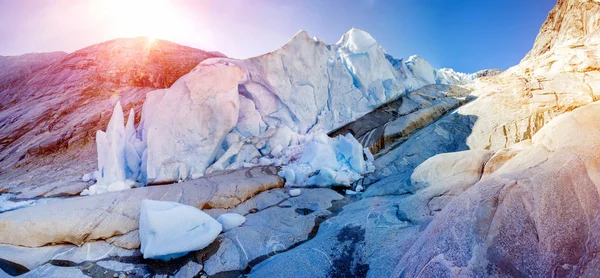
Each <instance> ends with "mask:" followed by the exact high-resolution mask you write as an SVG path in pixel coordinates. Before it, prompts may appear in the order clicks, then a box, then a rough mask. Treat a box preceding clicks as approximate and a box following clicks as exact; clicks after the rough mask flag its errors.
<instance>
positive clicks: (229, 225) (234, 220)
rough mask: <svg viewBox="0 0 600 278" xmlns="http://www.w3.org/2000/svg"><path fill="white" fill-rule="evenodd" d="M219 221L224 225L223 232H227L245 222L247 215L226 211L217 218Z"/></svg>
mask: <svg viewBox="0 0 600 278" xmlns="http://www.w3.org/2000/svg"><path fill="white" fill-rule="evenodd" d="M217 221H218V222H219V223H221V225H222V226H223V232H227V231H229V230H231V229H233V228H235V227H239V226H241V225H242V224H244V222H246V217H244V216H243V215H239V214H237V213H224V214H221V215H220V216H219V217H218V218H217Z"/></svg>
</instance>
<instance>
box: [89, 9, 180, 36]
mask: <svg viewBox="0 0 600 278" xmlns="http://www.w3.org/2000/svg"><path fill="white" fill-rule="evenodd" d="M88 8H89V13H90V15H92V16H96V17H98V18H103V19H105V20H106V22H104V23H103V24H102V25H103V26H100V28H99V29H100V30H98V31H99V32H104V33H106V34H110V36H113V37H139V36H144V37H148V38H150V39H151V40H152V39H159V38H160V39H170V38H173V37H174V36H177V35H179V34H178V32H181V31H182V30H185V29H186V26H187V25H188V23H187V22H186V19H185V17H183V16H182V13H181V11H179V10H178V7H176V6H175V5H174V4H173V3H172V2H170V1H168V0H97V1H93V2H92V3H91V5H90V6H89V7H88Z"/></svg>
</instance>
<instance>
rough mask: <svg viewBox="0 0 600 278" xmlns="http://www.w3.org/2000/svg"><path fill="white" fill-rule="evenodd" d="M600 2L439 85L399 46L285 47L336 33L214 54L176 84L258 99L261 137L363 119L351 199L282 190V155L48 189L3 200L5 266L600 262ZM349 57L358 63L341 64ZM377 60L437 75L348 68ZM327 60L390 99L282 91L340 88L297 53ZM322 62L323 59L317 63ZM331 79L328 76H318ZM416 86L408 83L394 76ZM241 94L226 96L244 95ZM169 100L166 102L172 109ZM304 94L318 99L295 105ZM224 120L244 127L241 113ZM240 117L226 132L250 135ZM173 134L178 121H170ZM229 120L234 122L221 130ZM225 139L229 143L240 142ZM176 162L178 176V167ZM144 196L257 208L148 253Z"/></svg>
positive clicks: (547, 270) (276, 271) (575, 268)
mask: <svg viewBox="0 0 600 278" xmlns="http://www.w3.org/2000/svg"><path fill="white" fill-rule="evenodd" d="M599 14H600V2H598V1H596V0H560V1H558V4H557V5H556V7H555V8H554V9H553V10H552V11H551V12H550V14H549V16H548V19H547V21H546V22H545V23H544V25H543V26H542V28H541V30H540V33H539V35H538V37H537V39H536V42H535V44H534V46H533V48H532V50H531V52H530V53H529V54H527V56H526V57H525V58H524V59H523V60H522V61H521V62H520V63H519V65H516V66H514V67H512V68H510V69H509V70H507V71H505V72H503V73H501V74H499V75H495V76H493V75H489V74H488V73H481V74H480V75H481V77H480V78H479V79H477V80H475V81H474V82H472V83H469V84H463V85H453V84H443V83H444V82H438V81H439V80H440V79H439V78H438V75H437V73H436V72H434V71H432V70H425V71H423V70H422V69H424V68H427V67H420V66H415V65H418V64H419V63H420V61H418V60H416V58H413V59H409V60H410V61H406V62H404V61H399V60H394V59H392V58H390V57H386V55H385V53H380V52H378V51H379V48H371V47H372V44H370V43H367V44H362V43H358V44H349V45H348V44H346V46H352V47H348V48H347V49H352V51H355V50H357V49H362V48H361V47H356V46H358V45H361V46H368V47H366V49H368V50H374V51H373V56H370V55H371V53H369V54H367V55H365V54H361V55H351V54H352V53H353V54H357V53H354V52H352V51H350V52H343V51H342V54H347V56H349V57H350V60H349V62H351V63H348V61H346V63H341V64H336V63H335V62H334V63H333V64H331V63H330V62H328V59H324V60H325V61H326V62H325V63H314V64H313V62H314V61H315V60H317V61H319V59H315V60H307V59H305V58H306V57H304V56H302V55H300V54H299V55H296V56H294V57H296V58H298V60H299V61H296V60H294V59H293V58H294V57H292V56H290V55H289V54H290V53H288V52H286V51H291V50H290V49H295V50H299V49H301V50H303V51H304V52H306V50H307V49H312V50H314V49H317V50H318V51H323V52H324V53H327V52H328V51H332V50H331V49H332V46H331V45H330V46H329V48H330V49H328V47H327V45H321V42H318V41H315V40H312V39H310V38H308V37H305V36H303V35H302V34H300V37H298V36H296V39H294V40H292V41H291V43H290V44H288V45H286V47H284V50H279V51H276V52H274V53H270V54H267V55H266V56H263V57H258V58H256V59H254V60H252V59H250V60H249V61H248V60H245V61H238V60H230V59H212V60H208V61H206V62H204V63H203V64H201V65H199V66H198V67H197V68H196V69H194V70H193V71H192V72H191V73H190V74H189V75H186V77H184V78H182V79H181V80H180V81H178V82H176V83H175V84H174V85H173V86H172V87H171V88H170V89H168V90H167V92H169V93H173V94H175V96H180V97H186V96H188V97H189V96H191V98H190V99H194V100H195V101H203V99H202V96H205V95H203V93H206V92H209V93H215V95H218V94H221V93H222V94H225V95H226V96H227V97H224V99H225V100H226V101H229V100H230V98H229V97H230V95H236V94H240V95H241V96H243V97H246V98H248V99H249V101H246V105H247V106H246V109H240V110H239V111H242V112H244V113H245V112H248V111H254V110H252V109H249V108H253V109H255V110H256V111H258V112H259V113H258V115H256V117H254V118H253V119H256V120H260V121H257V122H255V123H258V124H256V125H246V126H247V127H248V126H258V127H261V129H257V130H255V131H254V132H256V134H253V135H258V136H262V135H261V134H262V132H265V131H264V130H262V128H264V129H265V130H266V127H267V126H270V125H272V123H276V122H286V119H288V120H289V122H290V123H295V125H288V128H294V127H296V128H299V129H302V130H303V131H306V130H308V129H310V127H311V126H312V124H313V123H315V121H316V123H319V117H329V118H327V121H324V122H323V124H325V125H329V126H327V129H326V130H327V131H331V135H339V134H348V133H350V134H353V135H354V136H355V137H356V138H357V139H358V140H359V141H360V142H361V143H362V144H363V145H364V146H365V147H369V148H370V149H371V150H372V151H373V152H374V155H375V160H374V162H373V163H374V165H375V171H374V172H373V173H371V174H369V175H368V176H366V177H365V178H364V179H362V180H360V181H359V182H357V183H354V184H353V186H354V189H357V190H358V187H359V186H360V187H365V188H366V190H365V191H364V192H363V193H360V194H358V195H354V194H346V195H345V196H344V195H341V194H339V192H336V191H335V190H332V189H328V188H303V189H302V194H301V195H300V196H294V197H292V196H290V195H289V194H288V193H289V189H288V188H282V187H283V182H284V181H283V180H282V179H281V178H280V177H278V176H277V175H276V172H277V169H276V168H274V167H272V166H268V167H254V168H250V169H242V170H229V171H227V170H226V171H220V172H219V171H215V172H214V173H211V174H206V175H205V176H204V177H201V178H199V179H195V180H191V181H184V182H182V183H177V184H170V185H160V186H151V187H144V188H136V189H130V190H127V191H122V192H112V193H106V194H101V195H96V196H87V197H75V198H67V199H64V200H47V201H46V202H41V201H37V202H39V203H37V204H34V205H32V206H29V207H26V208H22V209H18V210H13V211H8V212H4V213H0V234H2V235H3V236H2V237H0V242H1V243H2V244H0V258H1V259H2V260H1V261H0V268H2V270H3V271H4V272H6V273H8V274H11V275H21V276H22V277H27V276H30V277H37V276H52V275H54V276H57V277H60V276H67V275H69V276H82V275H88V276H92V277H101V276H112V275H117V276H118V275H122V276H131V277H142V276H145V275H173V276H176V277H191V276H195V275H200V276H216V277H237V276H240V275H247V276H253V277H465V276H466V277H487V276H500V277H547V276H559V277H597V276H599V275H600V269H599V268H598V265H600V264H599V263H600V262H599V261H598V260H599V259H598V256H597V253H598V250H600V249H599V248H600V232H599V231H600V229H599V228H600V216H599V215H600V193H599V192H600V177H599V175H598V173H600V166H599V165H600V160H599V153H598V150H600V146H599V144H598V143H597V142H598V140H596V138H598V137H599V136H600V105H599V104H598V103H597V102H596V100H597V99H598V97H599V95H598V94H600V71H599V67H598V66H597V65H598V63H600V62H599V61H600V53H599V51H600V45H599V43H600V20H599V19H600V17H599V16H598V15H599ZM350 34H351V33H350ZM348 37H350V35H348V36H346V38H348ZM360 41H361V42H369V41H370V40H360ZM310 44H313V45H312V46H311V47H308V45H310ZM315 45H316V47H315ZM341 45H344V40H342V43H341ZM301 52H302V51H301ZM359 52H360V51H359ZM367 52H368V51H367ZM292 53H294V51H292ZM313 54H314V53H313V52H310V54H308V56H309V57H315V55H313ZM337 54H339V53H338V52H336V54H335V55H337ZM380 54H382V55H383V57H385V60H383V59H379V58H378V57H380V56H381V55H380ZM364 56H367V57H371V58H373V57H375V58H376V59H371V60H369V59H367V60H364V59H365V58H364ZM316 57H320V56H319V55H316ZM324 57H326V58H327V56H324ZM334 57H335V56H334ZM344 57H346V56H344V55H340V59H342V58H344ZM282 59H289V61H288V60H286V61H285V62H283V61H282ZM334 60H335V58H334ZM373 61H377V62H376V63H371V62H373ZM352 63H354V65H359V66H357V67H348V66H347V65H348V64H352ZM380 63H389V64H390V65H391V68H392V69H393V70H389V71H387V70H386V71H385V72H389V73H390V74H391V75H390V76H394V78H395V80H398V76H399V73H404V74H406V75H407V76H409V75H411V74H412V77H411V78H414V80H421V81H423V80H430V81H431V80H433V81H432V82H423V84H420V83H419V84H420V86H421V88H415V90H410V91H404V92H401V91H402V90H400V91H395V90H392V91H393V92H395V94H396V95H395V97H389V96H388V95H389V93H390V92H392V91H389V90H386V87H387V88H392V87H389V86H386V85H385V84H388V85H389V84H390V83H389V82H382V81H383V80H382V79H379V78H376V77H377V76H374V75H371V76H361V77H359V78H356V79H357V80H358V81H359V82H355V80H354V78H353V76H354V77H356V76H360V75H356V74H355V75H352V74H351V73H356V72H361V71H360V70H359V71H355V72H352V71H351V70H348V69H364V68H369V67H370V66H372V65H377V64H380ZM323 64H324V65H333V66H332V67H329V69H332V68H336V65H338V66H339V67H340V68H339V69H340V70H339V71H336V72H337V73H339V74H340V76H341V74H342V73H344V72H345V73H348V74H349V76H347V77H348V78H339V79H340V80H341V81H340V82H339V83H335V84H336V85H344V86H342V88H346V87H348V88H353V91H354V92H355V93H356V94H357V95H363V94H365V92H367V93H366V94H367V95H368V92H378V93H381V96H382V97H381V99H382V102H381V104H384V105H383V106H380V105H377V104H373V105H371V106H369V102H368V101H367V102H366V104H365V106H360V102H358V107H364V108H365V109H364V110H360V109H359V110H357V111H362V112H361V113H359V114H354V115H352V114H347V115H335V114H334V116H329V115H328V114H327V113H319V112H337V111H338V110H339V109H330V110H328V109H327V107H333V106H330V105H331V104H333V103H334V102H331V103H330V102H328V101H327V99H329V100H332V99H335V98H334V97H331V96H329V95H327V94H324V95H325V96H327V98H324V100H323V102H322V103H326V104H327V105H321V106H320V105H314V106H313V104H315V103H316V104H318V103H321V102H316V101H310V102H307V103H302V102H301V100H302V99H300V98H299V96H296V95H294V94H291V95H285V94H286V93H290V92H294V93H295V94H309V95H310V96H313V97H314V96H316V95H317V94H315V92H318V91H319V90H317V89H315V88H330V82H331V80H334V81H335V80H338V79H328V78H323V77H322V75H321V74H317V75H314V74H311V75H308V74H307V75H305V76H302V75H300V73H302V71H301V70H300V68H303V67H306V66H307V65H316V67H319V66H320V65H323ZM385 65H386V67H387V64H385ZM411 67H412V69H411ZM388 68H389V67H388ZM398 69H402V70H398ZM415 69H416V70H415ZM270 70H272V72H271V71H270ZM214 71H217V72H222V73H224V74H228V75H227V76H228V77H231V78H229V79H227V81H231V82H225V83H218V84H213V83H211V82H208V81H210V78H207V76H208V77H211V76H214V75H211V74H214ZM290 72H295V74H290ZM325 72H329V71H328V70H325V69H322V73H325ZM311 73H312V72H311ZM434 73H435V74H434ZM323 75H324V74H323ZM484 75H485V76H484ZM282 76H283V77H293V78H282ZM298 76H300V77H302V78H299V77H298ZM344 76H345V75H344ZM379 76H381V75H379ZM476 76H478V75H477V74H476ZM373 77H375V78H373ZM306 80H308V81H310V82H304V81H306ZM364 80H368V81H369V82H365V81H364ZM184 81H185V82H184ZM320 82H322V83H323V84H325V85H323V86H321V85H319V86H315V84H320ZM346 82H348V83H346ZM391 82H392V83H394V81H391ZM177 83H179V84H177ZM432 83H439V84H432ZM240 84H242V85H245V86H239V85H240ZM250 84H254V85H250ZM307 84H309V85H312V86H313V87H314V88H313V87H311V86H309V85H307ZM364 84H369V85H364ZM405 84H410V83H401V82H399V83H398V84H396V85H397V86H400V85H401V86H403V87H404V86H406V85H405ZM414 84H417V83H414ZM346 85H347V86H346ZM379 85H381V87H380V86H379ZM305 87H308V88H312V89H307V88H305ZM184 88H188V91H185V90H183V89H184ZM240 88H242V89H240ZM244 88H245V89H244ZM278 88H284V89H285V90H283V89H278ZM365 88H374V89H372V91H370V90H368V89H367V90H364V89H365ZM377 88H378V89H377ZM396 88H399V87H396ZM280 90H283V92H281V91H280ZM325 91H326V92H329V91H331V90H325ZM342 91H343V90H342ZM232 92H235V93H236V94H233V93H232ZM242 92H243V93H242ZM311 92H312V94H311ZM351 92H352V91H351ZM261 93H263V94H264V95H266V96H265V97H260V96H262V95H261ZM153 94H155V95H158V97H157V96H155V97H150V98H149V99H153V98H156V99H155V101H156V102H154V103H150V104H149V105H150V106H151V107H156V105H157V103H160V100H162V99H163V98H165V96H166V93H165V91H164V90H163V91H158V92H155V93H153ZM279 94H281V95H279ZM273 95H278V96H280V98H279V99H278V100H279V102H276V104H281V103H285V104H288V108H286V109H274V111H275V113H274V114H273V113H271V114H264V113H263V112H265V111H270V110H267V109H265V108H264V107H273V106H268V105H265V106H261V105H263V103H261V100H265V99H272V97H273ZM342 95H343V94H342ZM249 96H251V97H249ZM363 96H364V95H363ZM384 96H385V97H384ZM240 98H241V97H240ZM166 99H168V98H166ZM309 99H310V98H309ZM358 99H360V97H358ZM310 100H312V99H310ZM238 101H240V103H241V102H242V101H241V100H239V99H238ZM340 101H341V102H343V101H344V99H343V98H341V100H340ZM166 103H169V102H164V103H163V104H166ZM171 103H173V102H171ZM240 103H237V105H233V106H234V107H242V106H243V105H242V104H240ZM183 104H186V105H187V104H188V102H185V101H184V102H182V103H180V105H183ZM250 104H252V105H250ZM340 105H341V104H340ZM159 107H160V106H159ZM173 107H177V106H173ZM173 107H170V109H172V110H169V111H176V110H173ZM209 107H210V106H209ZM274 107H279V108H281V107H280V106H274ZM298 107H305V108H306V107H313V108H316V109H313V110H310V109H307V110H306V111H304V110H302V111H296V110H294V109H295V108H296V109H297V108H298ZM186 109H187V108H186ZM194 109H195V107H194V106H190V111H194ZM227 109H230V108H229V107H228V108H227ZM144 110H145V112H147V110H146V108H144ZM294 111H296V112H294ZM176 112H177V111H176ZM242 112H240V113H242ZM278 112H280V114H278ZM302 113H305V114H302ZM175 115H176V113H175ZM248 115H253V114H252V113H248ZM265 115H268V116H269V117H265ZM290 115H296V118H294V117H291V116H290ZM298 115H303V116H302V117H301V116H298ZM315 115H316V116H315ZM348 115H350V116H348ZM200 116H202V117H207V118H210V116H206V115H200ZM259 116H260V117H259ZM274 116H278V117H279V118H277V119H278V121H274V120H273V117H274ZM143 117H144V118H146V117H147V116H146V115H144V116H143ZM244 118H246V117H242V119H244ZM247 118H252V117H247ZM162 119H163V120H164V121H162V122H160V121H159V123H162V124H164V123H165V122H171V123H172V122H173V121H168V120H169V118H168V117H167V116H163V118H162ZM340 119H343V120H340ZM272 120H273V122H270V121H272ZM337 120H340V121H337ZM145 121H146V120H144V122H143V123H141V124H140V126H141V128H138V133H139V132H140V131H141V134H142V135H141V138H142V139H143V138H146V137H147V134H145V133H144V132H145V131H144V125H146V124H148V123H146V122H145ZM150 121H155V120H150ZM228 121H229V120H228ZM261 121H262V123H263V125H262V126H261V124H260V123H261ZM175 123H176V124H180V123H178V122H175ZM242 123H243V121H242ZM226 124H227V125H231V128H233V127H235V126H236V125H239V122H235V121H233V120H231V121H230V122H227V123H226ZM184 126H185V125H184ZM240 126H241V125H240ZM185 127H188V128H189V129H191V130H194V128H197V127H196V126H194V125H189V126H185ZM222 127H223V126H219V125H217V126H216V127H215V128H222ZM240 130H242V129H237V130H235V129H234V131H233V132H237V133H240V134H241V132H240ZM252 130H253V129H246V131H249V132H252ZM168 131H169V132H172V134H170V135H177V136H181V135H185V131H181V130H179V129H177V128H174V130H168ZM210 131H211V132H214V131H215V129H210ZM228 132H229V131H228V130H227V129H226V128H225V131H222V132H221V133H224V134H227V133H228ZM265 134H267V133H266V132H265ZM230 137H231V136H230ZM230 137H228V139H227V140H231V141H230V142H232V141H234V140H233V139H231V138H230ZM176 138H177V137H176ZM184 138H185V137H184ZM236 138H238V139H239V137H236ZM249 138H251V137H249ZM264 138H265V137H263V139H264ZM266 138H271V137H266ZM234 139H235V138H234ZM227 140H226V141H227ZM267 141H268V140H267ZM267 141H264V142H267ZM242 142H245V141H242ZM248 143H249V144H250V145H251V146H252V147H255V148H256V147H257V146H260V145H258V144H257V143H256V142H253V141H252V140H249V142H248ZM265 144H266V143H265ZM184 145H185V144H184ZM214 146H221V144H215V145H214ZM227 147H229V146H227ZM161 151H164V152H168V150H164V149H163V150H161ZM223 151H224V150H223ZM220 155H224V154H220ZM262 155H264V154H262ZM173 158H178V157H177V156H173ZM182 161H184V162H185V161H186V160H182ZM188 161H189V160H188ZM203 163H206V162H203ZM190 165H194V164H190ZM175 168H177V169H178V172H177V174H178V175H180V173H182V171H180V170H181V169H182V168H183V167H182V166H181V164H177V165H176V167H175ZM145 198H149V199H155V200H170V201H177V202H180V203H184V204H190V205H193V206H195V207H197V208H200V209H202V210H203V211H205V212H207V213H209V214H210V215H212V216H215V217H216V216H219V215H221V214H223V213H225V212H235V213H239V214H242V215H244V216H245V217H246V222H245V223H244V224H243V225H242V226H240V227H237V228H234V229H232V230H230V231H227V232H224V233H222V234H220V235H219V236H218V238H217V239H216V240H215V241H214V242H213V244H211V245H210V246H208V247H207V248H205V249H203V250H200V251H196V252H192V253H190V254H188V255H186V256H184V257H181V258H179V259H176V260H174V261H171V262H169V263H162V262H157V261H153V260H145V259H143V258H142V255H141V254H140V253H139V249H138V248H139V246H140V238H139V232H138V230H137V227H138V226H137V223H138V217H139V214H137V212H138V211H139V206H140V201H141V200H142V199H145ZM88 216H89V217H88ZM55 223H62V225H55ZM63 243H70V244H75V245H78V246H79V247H76V246H73V245H64V244H63Z"/></svg>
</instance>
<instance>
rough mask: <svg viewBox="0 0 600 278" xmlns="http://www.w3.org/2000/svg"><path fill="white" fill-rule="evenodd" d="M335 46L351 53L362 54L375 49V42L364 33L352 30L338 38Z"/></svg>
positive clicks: (355, 29) (369, 35)
mask: <svg viewBox="0 0 600 278" xmlns="http://www.w3.org/2000/svg"><path fill="white" fill-rule="evenodd" d="M337 45H339V46H340V47H341V48H345V49H347V50H349V51H350V52H352V53H363V52H368V51H369V50H370V49H372V48H374V47H377V41H376V40H375V39H374V38H373V37H372V36H371V34H369V33H367V32H366V31H363V30H360V29H357V28H352V29H350V30H349V31H348V32H346V34H344V35H343V36H342V38H340V40H339V41H338V42H337Z"/></svg>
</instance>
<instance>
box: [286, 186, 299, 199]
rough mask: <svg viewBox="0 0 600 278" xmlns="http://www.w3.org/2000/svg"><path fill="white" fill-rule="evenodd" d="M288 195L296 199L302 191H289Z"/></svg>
mask: <svg viewBox="0 0 600 278" xmlns="http://www.w3.org/2000/svg"><path fill="white" fill-rule="evenodd" d="M288 193H289V194H290V196H292V197H296V196H300V194H302V191H300V189H298V188H296V189H290V191H289V192H288Z"/></svg>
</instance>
